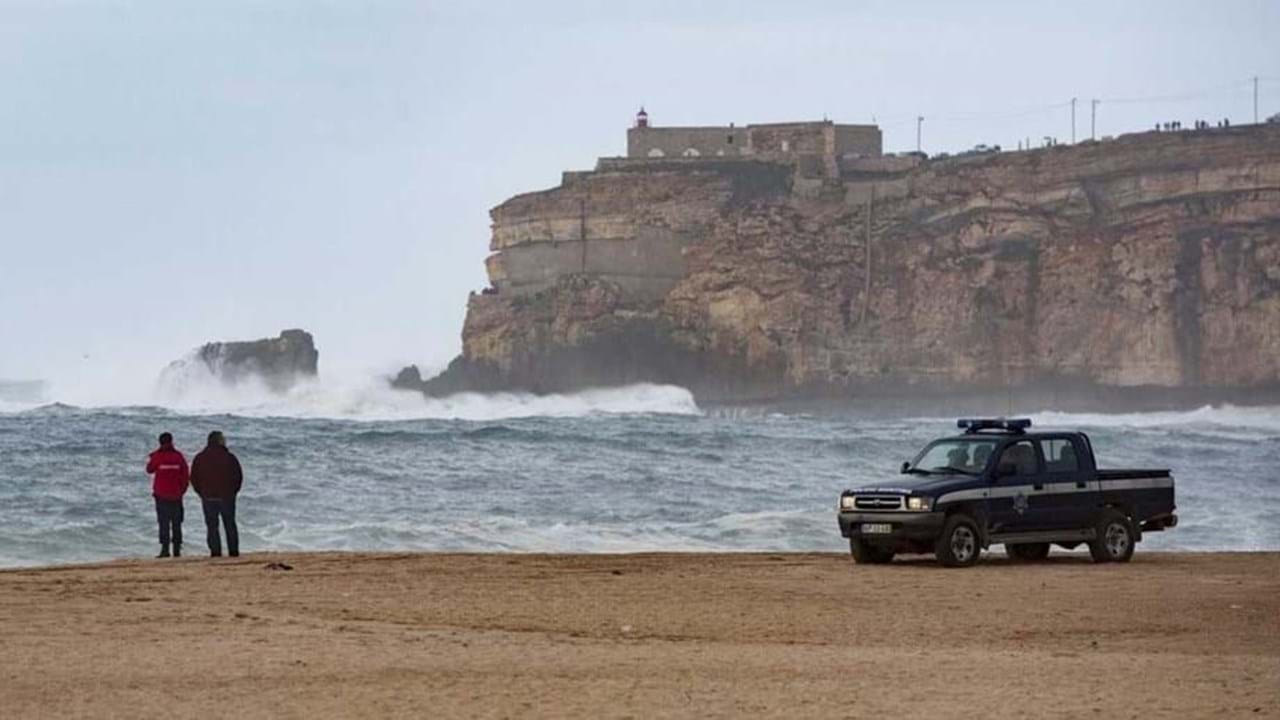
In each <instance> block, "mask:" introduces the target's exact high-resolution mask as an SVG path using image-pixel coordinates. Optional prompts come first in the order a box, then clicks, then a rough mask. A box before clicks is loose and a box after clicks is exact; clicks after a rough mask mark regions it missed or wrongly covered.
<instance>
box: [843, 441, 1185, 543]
mask: <svg viewBox="0 0 1280 720" xmlns="http://www.w3.org/2000/svg"><path fill="white" fill-rule="evenodd" d="M957 424H958V426H959V428H960V429H961V430H963V433H962V434H960V435H956V436H952V437H945V438H940V439H938V440H934V441H933V442H931V443H929V444H928V445H926V446H925V447H924V449H922V450H921V451H920V452H919V453H918V454H917V455H916V456H915V458H914V459H912V460H910V461H908V462H905V463H903V464H902V468H901V474H900V477H899V478H898V479H896V480H894V481H892V482H884V483H879V484H875V485H870V486H866V487H860V488H853V489H850V490H846V491H845V492H843V493H842V494H841V496H840V501H839V508H838V515H837V517H838V522H839V526H840V532H841V534H842V535H843V536H844V537H846V538H848V540H849V549H850V552H851V554H852V555H853V559H854V561H855V562H858V563H871V564H876V563H887V562H889V561H891V560H892V559H893V557H894V555H895V554H897V553H902V552H914V553H929V552H932V553H934V554H935V555H936V556H937V558H938V560H939V561H940V562H941V563H942V564H943V565H947V566H953V567H966V566H970V565H973V564H975V563H976V562H977V561H978V558H979V556H980V555H981V553H982V551H983V550H985V549H987V548H989V547H990V546H992V545H1004V547H1005V550H1006V552H1007V554H1008V555H1009V557H1010V558H1011V559H1015V560H1024V561H1032V560H1041V559H1044V558H1045V557H1047V556H1048V554H1049V550H1050V547H1051V546H1052V545H1058V546H1060V547H1062V548H1066V549H1074V548H1075V547H1078V546H1079V545H1081V544H1087V545H1088V547H1089V551H1090V553H1091V555H1092V556H1093V559H1094V560H1095V561H1097V562H1127V561H1128V560H1129V559H1130V558H1131V557H1132V556H1133V551H1134V546H1135V545H1136V543H1138V542H1140V541H1141V540H1142V534H1143V533H1144V532H1156V531H1161V530H1164V529H1166V528H1171V527H1174V526H1176V525H1177V515H1176V514H1175V513H1174V510H1175V509H1176V508H1175V505H1174V493H1173V490H1174V485H1173V475H1172V474H1171V472H1170V471H1169V470H1167V469H1156V470H1147V469H1132V470H1100V469H1099V468H1098V467H1097V463H1096V460H1095V457H1094V452H1093V444H1092V442H1090V440H1089V436H1088V435H1087V434H1085V433H1083V432H1073V431H1047V432H1031V430H1030V428H1031V421H1030V420H1028V419H1025V418H1020V419H1005V418H994V419H990V418H984V419H962V420H960V421H958V423H957Z"/></svg>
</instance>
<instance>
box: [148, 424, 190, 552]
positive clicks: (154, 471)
mask: <svg viewBox="0 0 1280 720" xmlns="http://www.w3.org/2000/svg"><path fill="white" fill-rule="evenodd" d="M147 473H148V474H150V475H155V480H154V481H153V482H152V484H151V494H152V495H153V496H154V497H155V499H156V520H157V521H158V522H159V523H160V554H159V555H157V556H156V557H162V558H167V557H169V545H170V543H172V544H173V557H182V515H183V511H182V496H183V495H186V494H187V484H188V482H189V481H190V478H191V475H190V473H189V472H188V470H187V459H186V458H185V457H183V456H182V453H180V452H178V449H177V448H175V447H174V446H173V435H171V434H170V433H167V432H166V433H160V447H159V448H157V449H156V450H155V452H152V453H151V455H150V456H149V457H148V458H147Z"/></svg>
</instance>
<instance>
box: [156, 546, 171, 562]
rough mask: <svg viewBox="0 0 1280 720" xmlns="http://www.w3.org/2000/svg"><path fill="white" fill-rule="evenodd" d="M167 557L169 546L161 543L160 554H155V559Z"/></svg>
mask: <svg viewBox="0 0 1280 720" xmlns="http://www.w3.org/2000/svg"><path fill="white" fill-rule="evenodd" d="M167 557H169V546H168V545H161V546H160V554H159V555H157V556H156V559H157V560H159V559H160V558H167Z"/></svg>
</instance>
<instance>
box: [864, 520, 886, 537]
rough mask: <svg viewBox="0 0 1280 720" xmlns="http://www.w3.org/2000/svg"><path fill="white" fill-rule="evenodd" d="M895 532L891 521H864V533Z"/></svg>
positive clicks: (881, 533)
mask: <svg viewBox="0 0 1280 720" xmlns="http://www.w3.org/2000/svg"><path fill="white" fill-rule="evenodd" d="M891 532H893V526H892V525H890V524H889V523H862V534H863V535H888V534H889V533H891Z"/></svg>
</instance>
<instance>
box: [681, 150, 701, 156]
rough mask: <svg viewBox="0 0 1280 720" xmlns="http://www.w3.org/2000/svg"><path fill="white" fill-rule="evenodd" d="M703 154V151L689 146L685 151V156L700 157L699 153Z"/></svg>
mask: <svg viewBox="0 0 1280 720" xmlns="http://www.w3.org/2000/svg"><path fill="white" fill-rule="evenodd" d="M701 154H702V153H700V152H698V151H697V150H695V149H694V148H687V149H686V150H685V151H684V156H685V157H698V156H699V155H701Z"/></svg>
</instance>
